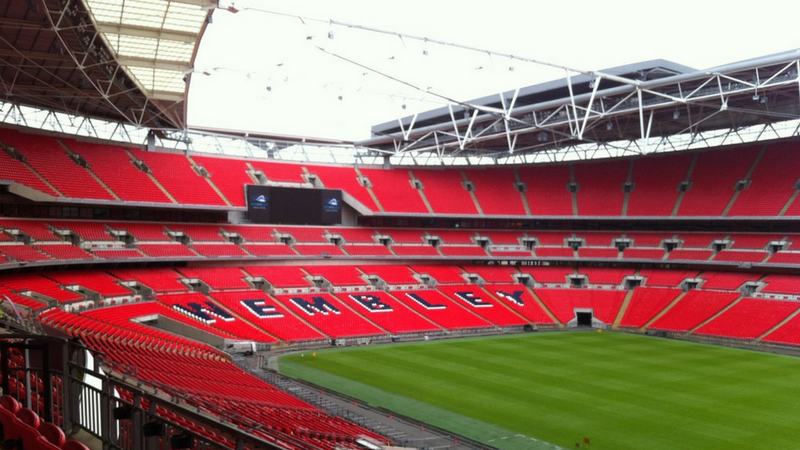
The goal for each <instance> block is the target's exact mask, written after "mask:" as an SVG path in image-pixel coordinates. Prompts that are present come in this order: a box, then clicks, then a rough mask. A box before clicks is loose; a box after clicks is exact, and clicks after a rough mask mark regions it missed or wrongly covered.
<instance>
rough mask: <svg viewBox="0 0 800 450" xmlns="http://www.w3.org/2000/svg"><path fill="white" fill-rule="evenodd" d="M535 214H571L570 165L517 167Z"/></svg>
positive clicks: (526, 195)
mask: <svg viewBox="0 0 800 450" xmlns="http://www.w3.org/2000/svg"><path fill="white" fill-rule="evenodd" d="M517 174H518V175H519V179H520V181H521V182H523V183H524V184H525V187H526V190H525V198H526V199H527V201H528V208H529V209H530V211H531V215H533V216H571V215H572V193H571V192H570V191H569V183H570V181H571V177H570V166H568V165H548V166H546V167H543V166H528V167H520V168H518V169H517Z"/></svg>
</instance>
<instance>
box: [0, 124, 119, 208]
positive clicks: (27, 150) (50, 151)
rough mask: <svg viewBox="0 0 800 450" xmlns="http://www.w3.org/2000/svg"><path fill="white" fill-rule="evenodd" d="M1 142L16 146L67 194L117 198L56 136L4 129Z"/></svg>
mask: <svg viewBox="0 0 800 450" xmlns="http://www.w3.org/2000/svg"><path fill="white" fill-rule="evenodd" d="M0 141H3V142H5V143H6V144H8V145H12V146H14V148H16V149H17V151H18V152H19V153H21V154H22V155H24V156H25V161H26V162H27V163H28V164H29V165H30V166H31V167H32V168H33V170H35V171H36V173H38V174H39V175H41V176H42V177H43V178H44V179H45V180H47V182H48V183H50V184H51V185H52V186H53V187H54V188H56V189H57V190H58V191H59V192H61V194H63V195H64V197H71V198H91V199H97V200H115V198H114V196H112V195H111V194H110V193H109V192H108V190H106V189H105V188H104V187H103V186H102V185H100V183H98V182H97V180H95V179H94V177H92V176H91V175H90V174H89V172H87V171H86V169H84V168H83V167H81V166H79V165H78V164H76V163H75V161H73V160H72V159H70V157H69V155H68V154H67V151H66V150H65V149H64V147H62V146H61V144H60V143H59V142H58V141H57V140H56V139H55V138H52V137H47V136H41V135H35V134H23V133H20V132H16V131H13V130H4V132H3V133H2V134H0Z"/></svg>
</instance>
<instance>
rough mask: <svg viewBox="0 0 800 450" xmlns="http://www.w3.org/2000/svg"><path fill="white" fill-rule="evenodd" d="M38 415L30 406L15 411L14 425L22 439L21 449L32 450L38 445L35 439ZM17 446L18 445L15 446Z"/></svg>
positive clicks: (36, 437)
mask: <svg viewBox="0 0 800 450" xmlns="http://www.w3.org/2000/svg"><path fill="white" fill-rule="evenodd" d="M41 422H42V421H41V419H40V418H39V415H38V414H36V412H35V411H33V410H32V409H30V408H20V409H19V411H17V420H16V422H15V423H14V426H15V427H16V429H17V432H18V433H19V439H20V440H21V441H22V449H23V450H33V449H36V448H37V447H38V445H39V444H38V443H37V439H38V438H39V436H41V435H40V434H39V425H40V424H41ZM17 448H19V446H17Z"/></svg>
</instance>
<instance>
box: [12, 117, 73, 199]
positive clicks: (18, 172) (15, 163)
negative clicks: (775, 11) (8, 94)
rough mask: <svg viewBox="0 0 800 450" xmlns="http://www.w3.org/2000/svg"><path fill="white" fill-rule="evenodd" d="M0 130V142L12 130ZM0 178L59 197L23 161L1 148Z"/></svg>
mask: <svg viewBox="0 0 800 450" xmlns="http://www.w3.org/2000/svg"><path fill="white" fill-rule="evenodd" d="M0 132H2V134H0V142H4V141H5V137H6V134H7V133H13V132H14V131H12V130H8V129H5V128H0ZM0 179H3V180H10V181H14V182H16V183H19V184H21V185H23V186H27V187H29V188H31V189H36V190H37V191H40V192H43V193H45V194H48V195H52V196H53V197H61V195H60V194H59V193H58V192H56V191H54V190H53V189H52V188H51V187H50V186H49V185H48V184H47V183H45V182H44V181H42V179H41V178H39V177H38V176H37V175H36V173H34V172H33V171H32V170H31V169H30V168H29V167H28V166H27V165H26V164H25V163H24V162H22V161H20V160H18V159H14V158H12V157H11V155H9V154H8V153H6V152H5V151H2V150H0Z"/></svg>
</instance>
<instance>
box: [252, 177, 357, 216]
mask: <svg viewBox="0 0 800 450" xmlns="http://www.w3.org/2000/svg"><path fill="white" fill-rule="evenodd" d="M245 195H246V197H247V218H248V219H249V220H250V221H251V222H253V223H275V224H287V225H338V224H341V223H342V191H341V190H338V189H309V188H292V187H282V186H260V185H252V184H250V185H247V186H245Z"/></svg>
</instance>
